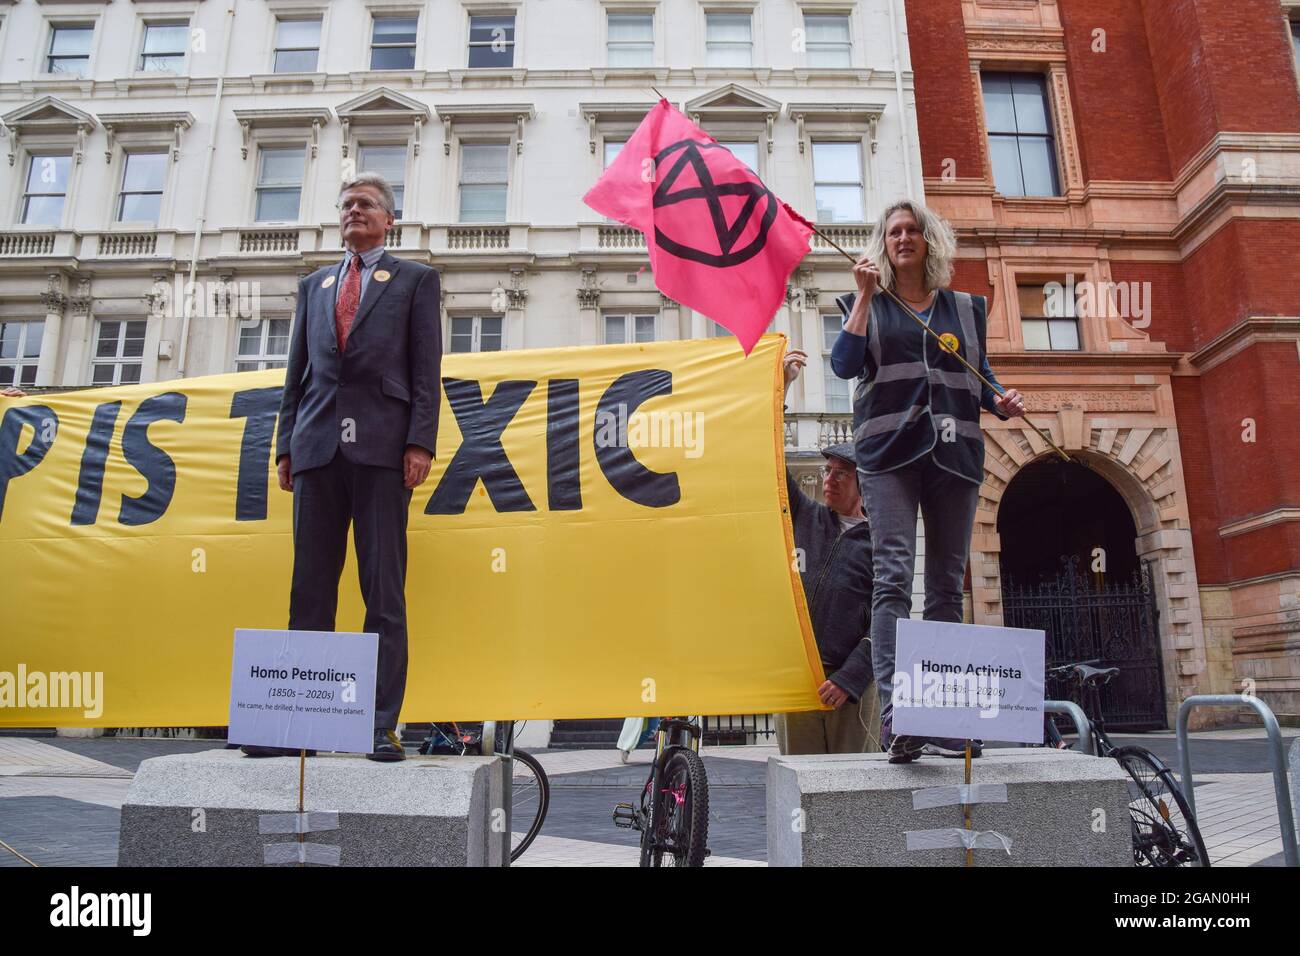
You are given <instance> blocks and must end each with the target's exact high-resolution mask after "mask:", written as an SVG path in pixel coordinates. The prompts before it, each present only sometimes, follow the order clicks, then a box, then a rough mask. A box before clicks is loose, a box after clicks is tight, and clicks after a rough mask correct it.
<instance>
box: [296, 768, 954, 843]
mask: <svg viewBox="0 0 1300 956" xmlns="http://www.w3.org/2000/svg"><path fill="white" fill-rule="evenodd" d="M966 766H967V768H969V767H970V761H969V760H968V761H967V762H966ZM967 775H968V776H969V770H968V772H967ZM306 776H307V750H306V748H303V749H302V750H299V751H298V827H297V830H298V842H299V844H301V843H303V842H304V841H305V840H306V835H305V834H304V833H303V830H304V824H303V798H302V791H303V782H304V780H305V778H306ZM299 852H301V851H299ZM298 865H299V866H306V865H307V862H306V858H305V857H300V858H299V860H298Z"/></svg>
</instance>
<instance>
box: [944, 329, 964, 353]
mask: <svg viewBox="0 0 1300 956" xmlns="http://www.w3.org/2000/svg"><path fill="white" fill-rule="evenodd" d="M939 348H941V349H943V350H944V351H945V352H952V353H953V354H954V355H955V354H956V352H957V350H958V349H959V348H961V342H960V341H958V339H957V336H955V335H953V334H952V333H951V332H945V333H943V335H941V336H939Z"/></svg>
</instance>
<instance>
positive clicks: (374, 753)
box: [366, 730, 406, 763]
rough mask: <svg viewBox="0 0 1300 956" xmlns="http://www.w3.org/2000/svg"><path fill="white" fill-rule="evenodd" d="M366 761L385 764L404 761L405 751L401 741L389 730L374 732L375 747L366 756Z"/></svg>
mask: <svg viewBox="0 0 1300 956" xmlns="http://www.w3.org/2000/svg"><path fill="white" fill-rule="evenodd" d="M366 759H367V760H379V761H383V762H385V763H392V762H394V761H398V760H405V759H406V751H405V750H403V749H402V741H401V740H400V739H399V738H398V736H397V734H395V733H393V732H392V731H391V730H376V731H375V746H374V749H373V750H371V752H370V753H368V754H366Z"/></svg>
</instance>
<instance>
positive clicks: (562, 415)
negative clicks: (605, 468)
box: [546, 378, 582, 511]
mask: <svg viewBox="0 0 1300 956" xmlns="http://www.w3.org/2000/svg"><path fill="white" fill-rule="evenodd" d="M578 466H579V462H578V380H577V379H576V378H559V379H551V380H550V381H548V382H547V383H546V495H547V506H548V507H549V508H550V509H551V510H552V511H581V510H582V483H581V480H580V478H579V472H578Z"/></svg>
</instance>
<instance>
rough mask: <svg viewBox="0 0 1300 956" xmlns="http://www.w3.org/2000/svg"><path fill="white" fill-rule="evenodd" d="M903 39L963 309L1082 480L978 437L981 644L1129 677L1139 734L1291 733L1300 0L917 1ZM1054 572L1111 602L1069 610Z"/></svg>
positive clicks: (928, 185)
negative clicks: (1115, 667) (1005, 637)
mask: <svg viewBox="0 0 1300 956" xmlns="http://www.w3.org/2000/svg"><path fill="white" fill-rule="evenodd" d="M907 25H908V33H909V41H910V47H911V59H912V64H913V70H914V74H915V87H916V99H917V114H918V116H917V119H918V127H919V132H920V141H921V153H922V159H923V168H924V174H925V194H926V199H927V202H928V203H929V204H930V205H931V206H932V207H934V208H936V209H937V210H938V211H940V212H941V213H943V214H944V215H945V216H947V217H948V218H949V219H950V220H951V221H952V223H953V225H954V226H955V227H956V228H957V230H958V236H959V240H960V248H961V253H960V255H961V258H960V262H959V265H958V269H957V275H956V279H955V281H954V285H955V286H956V287H958V288H961V289H965V290H967V291H970V292H975V293H980V294H983V295H987V296H989V297H991V300H992V303H993V305H992V308H991V311H990V321H989V350H990V353H991V356H990V358H991V361H992V364H993V367H994V369H995V370H997V372H998V374H999V376H1000V377H1001V379H1002V381H1003V382H1004V383H1008V384H1011V385H1014V386H1016V387H1018V388H1020V389H1021V390H1022V391H1024V392H1026V393H1027V394H1028V406H1029V409H1030V414H1031V417H1032V418H1034V419H1035V420H1036V421H1037V422H1038V423H1039V424H1041V425H1044V426H1047V427H1049V428H1050V431H1051V433H1052V434H1053V436H1054V438H1055V439H1056V440H1057V441H1058V442H1060V443H1062V444H1063V445H1064V447H1065V448H1066V449H1067V450H1068V451H1069V452H1070V453H1071V455H1072V457H1073V458H1075V459H1076V461H1077V462H1078V464H1075V465H1070V466H1067V465H1065V464H1063V463H1058V464H1052V463H1051V461H1050V460H1049V459H1050V457H1051V456H1050V455H1047V454H1045V446H1044V445H1043V443H1042V441H1041V440H1040V439H1039V438H1038V437H1037V436H1036V435H1035V434H1034V433H1033V432H1032V431H1030V430H1029V429H1028V428H1026V427H1025V426H1024V425H1022V424H1020V423H1013V422H1008V423H1000V422H996V421H994V420H992V419H991V418H988V417H987V416H986V420H985V429H986V431H985V435H986V445H987V450H988V455H987V465H986V476H985V481H984V484H983V487H982V491H981V494H982V500H981V504H980V510H979V513H978V515H977V518H976V527H975V539H974V544H973V547H972V558H971V592H972V604H973V614H974V620H975V621H976V623H991V624H996V623H1003V622H1004V621H1005V622H1006V623H1009V624H1010V623H1033V622H1035V621H1049V622H1050V621H1052V620H1055V622H1056V626H1057V628H1058V630H1060V631H1061V633H1060V634H1058V639H1059V640H1061V641H1064V648H1063V649H1062V650H1061V653H1062V654H1067V653H1068V652H1069V651H1071V650H1074V651H1078V652H1079V653H1083V652H1085V651H1087V650H1088V649H1090V648H1095V647H1096V646H1097V643H1096V642H1098V641H1100V642H1101V643H1102V645H1104V646H1103V651H1104V652H1105V653H1104V654H1103V656H1106V657H1109V658H1111V659H1116V660H1126V661H1131V663H1132V667H1131V668H1127V669H1128V670H1131V671H1132V675H1131V676H1130V684H1129V686H1128V688H1127V690H1126V694H1127V695H1128V696H1129V697H1130V698H1133V700H1130V701H1129V703H1130V704H1133V706H1134V708H1135V709H1134V710H1133V713H1132V715H1131V718H1132V720H1131V722H1132V723H1135V724H1142V723H1144V722H1146V723H1152V724H1153V721H1152V720H1151V719H1150V718H1151V717H1152V712H1153V708H1152V707H1151V706H1150V704H1151V703H1152V702H1153V701H1154V703H1155V707H1154V713H1155V714H1156V716H1158V712H1159V711H1160V710H1161V709H1162V708H1161V707H1160V706H1159V704H1160V701H1161V699H1163V705H1164V706H1163V711H1164V716H1165V718H1166V719H1168V720H1170V721H1172V718H1173V715H1174V713H1175V711H1176V709H1177V705H1178V702H1179V701H1180V700H1182V699H1183V698H1185V697H1187V696H1188V695H1190V694H1193V693H1230V692H1240V691H1241V690H1243V688H1250V687H1251V686H1253V688H1254V690H1255V692H1257V693H1258V694H1259V695H1260V696H1261V697H1262V699H1263V700H1265V701H1266V702H1267V703H1268V704H1269V705H1270V706H1271V707H1272V708H1273V710H1274V711H1275V712H1276V713H1277V714H1278V716H1279V718H1281V719H1283V721H1284V722H1292V723H1294V722H1296V721H1297V720H1300V716H1298V715H1300V428H1298V427H1297V424H1296V423H1297V420H1298V419H1300V78H1298V74H1297V63H1296V58H1297V55H1298V53H1297V51H1298V50H1300V39H1297V38H1298V37H1300V0H1231V2H1229V0H908V2H907ZM1069 282H1073V284H1074V291H1075V296H1077V298H1075V297H1071V296H1070V295H1069V294H1068V283H1069ZM1052 283H1059V284H1060V286H1059V287H1058V286H1053V285H1051V284H1052ZM1045 289H1046V292H1045V291H1044V290H1045ZM1058 290H1064V291H1065V295H1064V296H1061V295H1058V294H1057V293H1058ZM1053 302H1055V305H1053ZM1062 303H1064V305H1062ZM1069 556H1073V557H1074V559H1075V561H1076V562H1077V565H1078V567H1079V569H1080V572H1081V575H1080V577H1081V579H1082V581H1083V583H1084V584H1086V585H1087V586H1088V588H1089V590H1090V591H1102V592H1106V591H1108V589H1118V591H1117V592H1116V593H1117V594H1119V596H1118V597H1115V598H1114V599H1113V600H1109V601H1107V600H1102V601H1101V602H1100V603H1098V602H1097V601H1096V600H1095V597H1086V596H1084V597H1081V596H1080V595H1079V594H1076V593H1071V586H1070V585H1069V584H1068V583H1062V582H1063V581H1064V579H1063V578H1056V577H1054V576H1055V573H1056V568H1055V567H1053V566H1052V565H1054V564H1055V562H1054V561H1053V560H1052V559H1053V558H1056V559H1058V560H1059V559H1060V558H1064V557H1069ZM1143 567H1145V568H1146V569H1147V573H1148V575H1149V577H1148V579H1147V580H1148V581H1149V586H1150V588H1151V592H1152V593H1151V601H1150V604H1151V605H1152V606H1154V608H1155V610H1156V612H1157V613H1156V618H1155V620H1154V622H1152V621H1150V620H1144V618H1143V616H1142V615H1141V614H1138V613H1136V612H1135V611H1134V606H1133V600H1132V599H1134V597H1135V594H1136V595H1138V596H1140V594H1141V593H1142V591H1141V586H1140V582H1141V578H1140V576H1139V577H1138V578H1137V579H1135V578H1134V573H1135V572H1137V571H1138V570H1139V569H1140V568H1143ZM1045 569H1047V570H1050V573H1044V572H1045ZM1135 580H1136V581H1137V582H1139V586H1138V587H1137V589H1136V591H1134V590H1133V589H1132V588H1130V589H1129V591H1124V586H1126V585H1128V584H1129V583H1130V582H1134V581H1135ZM1125 595H1127V597H1126V596H1125ZM1138 603H1140V601H1139V602H1138ZM1071 609H1072V610H1071ZM1053 614H1055V615H1056V617H1055V618H1053V617H1052V615H1053ZM1072 628H1078V629H1081V630H1082V631H1090V632H1091V636H1090V637H1089V635H1088V634H1082V633H1073V632H1072V631H1071V629H1072ZM1085 638H1088V639H1085ZM1089 641H1091V642H1092V643H1091V644H1090V643H1089ZM1139 675H1142V676H1140V677H1139ZM1251 681H1253V685H1252V684H1250V683H1249V682H1251ZM1243 682H1246V683H1243ZM1142 699H1145V701H1146V703H1147V705H1148V706H1147V712H1146V716H1145V717H1144V716H1143V715H1142V713H1140V711H1141V710H1142V706H1141V700H1142ZM1134 700H1136V701H1137V703H1136V704H1134ZM1157 722H1158V721H1157ZM1153 725H1154V724H1153ZM1171 725H1172V724H1171Z"/></svg>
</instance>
